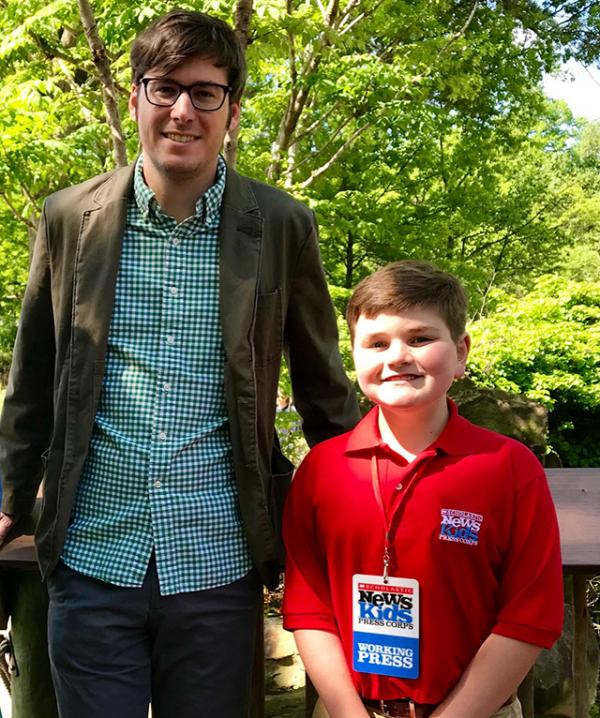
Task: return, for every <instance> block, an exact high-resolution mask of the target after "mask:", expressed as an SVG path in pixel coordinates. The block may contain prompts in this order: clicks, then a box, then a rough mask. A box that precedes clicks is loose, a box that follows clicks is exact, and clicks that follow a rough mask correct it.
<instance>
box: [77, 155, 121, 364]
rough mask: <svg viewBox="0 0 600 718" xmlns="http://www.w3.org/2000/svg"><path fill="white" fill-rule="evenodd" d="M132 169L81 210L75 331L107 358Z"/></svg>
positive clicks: (110, 182)
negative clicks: (107, 345) (81, 333)
mask: <svg viewBox="0 0 600 718" xmlns="http://www.w3.org/2000/svg"><path fill="white" fill-rule="evenodd" d="M132 182H133V166H131V167H127V168H124V169H122V170H117V171H116V172H115V173H114V174H113V175H112V176H111V177H110V178H109V179H107V181H106V182H105V183H104V184H103V185H101V186H100V188H99V189H98V190H97V191H96V192H95V193H94V195H92V196H91V197H90V200H89V202H88V203H87V206H85V207H84V208H83V211H82V222H81V232H80V236H79V242H78V247H77V259H76V271H75V288H74V307H73V309H74V320H75V331H81V332H83V333H84V334H85V335H87V337H85V338H87V339H88V340H89V339H91V340H92V341H93V342H94V344H95V345H96V347H97V348H98V349H99V350H100V352H99V356H102V357H103V356H104V352H105V350H106V343H107V340H108V329H109V325H110V320H111V317H112V311H113V305H114V296H115V286H116V281H117V273H118V271H119V261H120V257H121V246H122V242H123V233H124V230H125V222H126V217H127V202H128V200H129V195H130V191H131V187H132Z"/></svg>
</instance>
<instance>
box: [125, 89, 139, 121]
mask: <svg viewBox="0 0 600 718" xmlns="http://www.w3.org/2000/svg"><path fill="white" fill-rule="evenodd" d="M138 89H139V85H132V86H131V92H130V93H129V103H128V107H129V117H131V119H132V120H133V121H134V122H137V109H138V105H137V103H138Z"/></svg>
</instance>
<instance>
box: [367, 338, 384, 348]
mask: <svg viewBox="0 0 600 718" xmlns="http://www.w3.org/2000/svg"><path fill="white" fill-rule="evenodd" d="M387 345H388V344H387V342H386V341H384V340H383V339H375V340H373V341H372V342H370V344H369V347H370V348H371V349H385V348H386V347H387Z"/></svg>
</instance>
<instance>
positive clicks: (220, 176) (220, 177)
mask: <svg viewBox="0 0 600 718" xmlns="http://www.w3.org/2000/svg"><path fill="white" fill-rule="evenodd" d="M143 165H144V155H143V154H141V155H140V156H139V157H138V158H137V160H136V163H135V171H134V176H133V193H134V197H135V201H136V204H137V206H138V209H139V211H140V213H141V214H142V215H143V216H144V217H145V218H147V217H148V215H149V214H150V212H156V213H161V209H160V207H159V206H158V202H157V201H156V197H155V195H154V192H153V191H152V190H151V189H150V187H148V185H147V184H146V182H145V180H144V175H143V172H142V167H143ZM226 176H227V165H226V164H225V160H224V159H223V158H222V157H221V155H219V157H218V160H217V178H216V180H215V183H214V184H213V185H212V186H211V187H209V188H208V189H207V190H206V192H205V193H204V194H203V195H202V196H201V197H200V199H199V200H198V201H197V202H196V213H195V217H197V218H198V219H200V221H201V222H202V223H203V224H206V225H208V226H211V227H212V226H215V225H218V223H219V219H220V214H221V203H222V201H223V192H224V190H225V178H226Z"/></svg>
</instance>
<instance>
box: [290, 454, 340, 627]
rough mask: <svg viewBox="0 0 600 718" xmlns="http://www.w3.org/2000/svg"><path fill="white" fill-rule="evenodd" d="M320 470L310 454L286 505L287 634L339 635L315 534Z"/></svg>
mask: <svg viewBox="0 0 600 718" xmlns="http://www.w3.org/2000/svg"><path fill="white" fill-rule="evenodd" d="M323 469H324V467H319V462H318V461H316V460H315V457H314V450H313V451H311V452H310V453H309V455H308V456H307V457H306V459H305V460H304V461H303V462H302V464H301V465H300V467H299V468H298V470H297V471H296V474H295V476H294V479H293V481H292V486H291V488H290V491H289V493H288V496H287V499H286V503H285V508H284V514H283V538H284V542H285V548H286V565H285V584H284V586H285V588H284V596H283V608H282V613H283V626H284V628H285V629H287V630H288V631H294V630H296V629H302V628H307V629H315V630H321V631H327V632H329V633H335V634H338V629H337V624H336V621H335V618H334V615H333V610H332V601H331V593H330V588H329V576H328V570H327V563H326V560H325V555H324V552H323V549H322V547H321V546H320V542H319V540H318V537H317V530H316V511H315V509H316V506H317V505H318V500H319V499H318V488H317V487H318V484H319V479H320V478H323V476H322V475H321V476H320V473H321V472H322V471H323ZM325 476H326V474H325Z"/></svg>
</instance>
